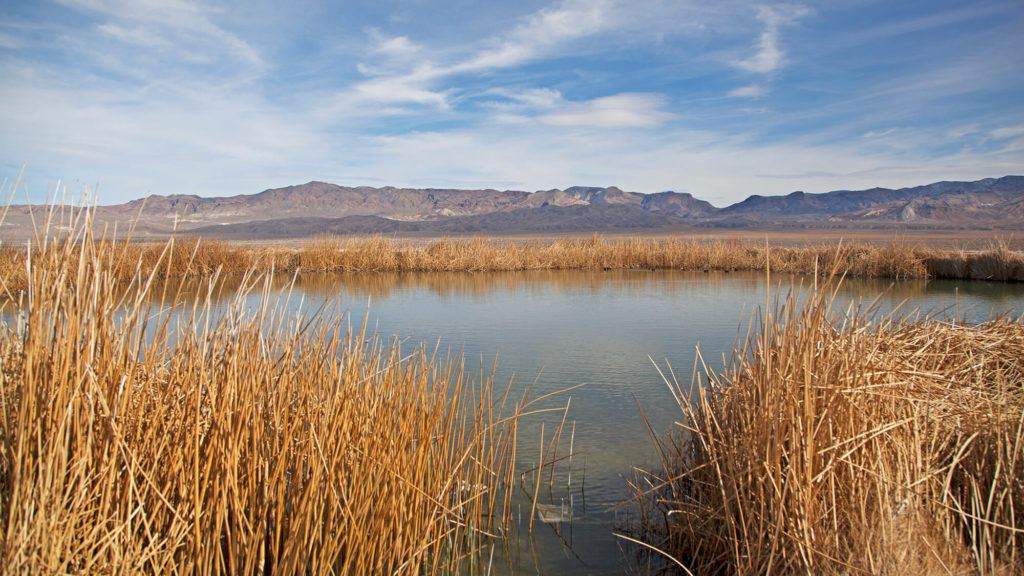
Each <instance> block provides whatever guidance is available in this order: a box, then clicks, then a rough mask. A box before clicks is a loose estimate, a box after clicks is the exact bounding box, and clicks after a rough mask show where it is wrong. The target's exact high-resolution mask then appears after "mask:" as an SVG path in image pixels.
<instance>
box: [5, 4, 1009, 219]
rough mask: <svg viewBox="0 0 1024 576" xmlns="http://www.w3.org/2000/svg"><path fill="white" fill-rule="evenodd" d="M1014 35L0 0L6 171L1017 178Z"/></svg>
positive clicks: (538, 14) (658, 11)
mask: <svg viewBox="0 0 1024 576" xmlns="http://www.w3.org/2000/svg"><path fill="white" fill-rule="evenodd" d="M1022 29H1024V3H1021V2H1020V0H1008V1H1007V0H995V1H986V0H981V1H977V2H944V1H938V0H929V1H901V2H893V1H892V0H884V1H874V0H847V1H822V2H806V3H772V2H766V3H761V4H756V3H747V2H733V1H730V0H720V1H717V2H712V1H687V0H675V1H672V0H564V1H560V2H559V1H536V0H526V1H520V2H479V1H475V0H454V1H449V2H433V1H426V0H393V1H392V0H377V1H369V0H367V1H363V0H355V1H348V2H332V3H315V2H306V1H302V0H299V1H295V2H278V1H261V0H256V1H252V2H249V1H238V2H233V1H229V2H222V3H208V2H201V1H197V0H172V1H157V0H141V1H126V0H58V1H56V2H47V1H45V0H36V1H32V2H23V3H22V2H10V1H7V2H4V3H3V4H2V5H0V77H2V78H3V80H2V82H0V175H2V176H4V177H7V178H8V180H9V181H10V179H12V178H14V177H15V176H17V174H18V172H19V170H20V169H21V167H22V165H23V164H24V163H26V162H27V165H28V168H27V171H26V177H25V178H24V181H23V183H24V185H25V187H27V189H28V193H29V195H30V197H31V198H32V199H33V200H41V199H43V198H44V197H45V196H46V194H47V193H48V192H50V191H52V189H53V185H54V184H55V183H56V182H57V180H58V179H61V180H62V181H63V182H64V183H65V184H66V185H67V187H68V190H69V192H71V193H76V192H78V191H79V190H80V189H81V188H83V187H85V186H92V185H93V184H98V185H99V198H100V201H101V202H102V203H110V202H120V201H124V200H128V199H131V198H136V197H140V196H144V195H147V194H151V193H153V194H175V193H184V194H200V195H229V194H242V193H254V192H258V191H260V190H263V189H266V188H271V187H277V186H284V185H289V184H296V183H302V182H306V181H309V180H325V181H329V182H336V183H339V184H347V185H363V184H365V185H373V186H383V185H397V186H414V187H460V188H481V187H494V188H499V189H505V188H510V189H525V190H537V189H548V188H554V187H559V188H564V187H566V186H571V185H577V184H578V185H594V186H607V185H617V186H619V187H622V188H625V189H628V190H636V191H640V192H656V191H661V190H677V191H689V192H691V193H693V194H695V195H697V196H699V197H701V198H705V199H707V200H709V201H711V202H712V203H714V204H717V205H724V204H728V203H731V202H734V201H737V200H740V199H742V198H744V197H746V196H747V195H749V194H755V193H757V194H777V193H785V192H789V191H792V190H806V191H825V190H832V189H841V188H848V189H855V188H866V187H870V186H875V185H880V186H890V187H892V186H903V185H913V184H921V183H927V182H932V181H936V180H943V179H976V178H982V177H986V176H1002V175H1005V174H1014V173H1016V174H1020V173H1024V58H1022V57H1021V56H1020V55H1021V54H1024V34H1021V33H1020V31H1021V30H1022ZM23 197H24V190H22V191H19V199H21V198H23Z"/></svg>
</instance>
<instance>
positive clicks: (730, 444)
mask: <svg viewBox="0 0 1024 576" xmlns="http://www.w3.org/2000/svg"><path fill="white" fill-rule="evenodd" d="M829 290H830V287H828V286H826V287H824V288H822V289H820V290H818V291H817V292H816V293H815V294H814V295H813V297H812V299H811V301H810V302H809V303H808V304H807V305H806V306H803V307H801V306H800V305H798V303H797V302H796V301H795V300H794V298H792V297H790V298H789V300H788V301H786V303H785V304H784V305H783V306H781V307H776V308H775V312H774V313H772V314H769V315H767V316H766V317H764V318H762V319H761V321H760V326H759V327H758V326H755V327H754V328H753V329H752V336H751V337H750V338H749V339H748V343H747V344H746V345H745V346H743V347H742V348H741V349H739V350H738V351H737V353H736V355H735V357H734V359H733V360H732V362H731V364H730V365H729V367H728V368H727V369H725V371H724V372H721V373H715V372H713V371H710V370H708V369H707V367H706V366H704V365H703V362H701V364H700V366H699V370H695V376H694V381H693V383H692V384H691V385H689V386H683V385H680V384H679V383H678V381H677V380H676V378H675V377H674V376H669V377H668V378H667V382H669V383H670V387H671V389H672V391H673V393H674V395H675V399H676V401H677V402H678V404H679V407H680V411H681V416H682V418H681V421H680V423H679V426H680V428H679V431H678V433H676V434H674V435H672V437H671V438H669V439H666V440H663V441H658V449H659V451H660V454H661V457H662V466H663V472H660V473H651V474H646V475H643V476H642V477H641V478H640V479H639V480H638V482H637V484H636V489H637V490H638V501H639V502H641V503H642V512H643V513H642V515H641V518H642V522H641V524H642V526H641V527H640V528H639V530H640V534H641V536H642V539H643V540H644V541H645V542H646V543H649V544H650V545H651V546H655V547H657V548H658V549H660V550H663V551H665V552H666V553H667V554H669V555H671V556H672V557H673V558H675V559H677V560H679V561H680V562H681V563H682V564H683V565H685V566H686V567H687V569H688V570H691V571H692V572H693V573H695V574H765V573H777V574H806V573H814V574H860V573H864V574H894V575H895V574H1011V573H1014V574H1015V573H1021V572H1024V519H1022V514H1024V325H1022V324H1021V323H1019V322H1014V321H1009V320H1006V319H999V320H993V321H991V322H987V323H984V324H981V325H977V326H965V325H959V324H955V323H944V322H938V321H919V322H910V321H902V320H898V319H893V318H887V319H882V320H880V321H877V322H871V321H869V318H870V315H868V314H862V313H858V312H851V313H849V314H846V315H837V314H835V313H834V312H833V311H832V310H831V301H832V297H831V293H830V292H829ZM701 374H703V375H704V376H703V377H702V376H701Z"/></svg>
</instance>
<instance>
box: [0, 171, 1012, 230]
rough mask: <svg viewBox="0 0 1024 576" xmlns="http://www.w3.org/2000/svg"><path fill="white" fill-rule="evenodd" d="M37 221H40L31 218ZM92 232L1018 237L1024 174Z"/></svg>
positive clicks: (281, 198) (190, 220) (261, 207)
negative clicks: (963, 233) (862, 231)
mask: <svg viewBox="0 0 1024 576" xmlns="http://www.w3.org/2000/svg"><path fill="white" fill-rule="evenodd" d="M33 209H34V210H36V211H38V210H39V207H34V208H33V207H29V206H24V205H21V206H11V207H10V209H9V210H8V213H7V216H6V219H5V220H4V222H3V223H2V224H0V235H2V237H3V238H5V239H8V240H10V239H14V238H24V237H28V236H30V235H31V231H32V218H31V211H32V210H33ZM37 220H38V217H37ZM96 221H97V223H98V224H100V225H107V226H109V227H113V226H117V227H118V229H119V230H122V231H123V230H125V229H127V228H128V227H129V226H130V225H132V224H133V223H134V227H135V232H134V233H135V235H136V237H142V238H159V237H165V236H167V235H169V234H170V233H171V232H172V231H174V230H175V229H177V230H178V231H179V232H180V233H187V234H198V235H204V236H211V237H220V238H229V239H273V238H301V237H309V236H315V235H320V234H375V233H391V234H402V233H409V234H427V235H429V234H444V235H455V234H488V233H516V232H524V233H529V232H536V233H540V232H544V233H549V232H587V231H613V230H631V231H637V232H640V231H644V230H650V231H654V230H673V229H686V228H693V227H703V228H716V227H722V228H749V229H772V228H781V227H784V228H822V227H828V228H864V227H870V228H929V229H992V230H1024V176H1004V177H1002V178H986V179H983V180H977V181H973V182H936V183H933V184H927V185H924V186H915V187H912V188H900V189H889V188H871V189H868V190H838V191H834V192H826V193H820V194H811V193H805V192H793V193H791V194H787V195H784V196H760V195H753V196H750V197H748V198H747V199H745V200H743V201H742V202H738V203H736V204H732V205H730V206H726V207H723V208H719V207H715V206H713V205H711V204H710V203H709V202H706V201H704V200H700V199H698V198H695V197H694V196H693V195H691V194H689V193H686V192H671V191H669V192H658V193H654V194H642V193H638V192H628V191H624V190H621V189H619V188H617V187H614V186H611V187H603V188H602V187H584V186H574V187H570V188H566V189H564V190H559V189H552V190H541V191H537V192H525V191H516V190H504V191H499V190H493V189H482V190H459V189H435V188H427V189H412V188H395V187H391V186H386V187H382V188H372V187H366V186H359V187H348V186H339V185H336V184H329V183H326V182H309V183H307V184H301V185H297V186H288V187H285V188H275V189H270V190H265V191H263V192H260V193H258V194H249V195H237V196H228V197H200V196H195V195H171V196H157V195H154V196H149V197H147V198H143V199H139V200H133V201H131V202H127V203H124V204H117V205H110V206H100V207H98V208H97V209H96Z"/></svg>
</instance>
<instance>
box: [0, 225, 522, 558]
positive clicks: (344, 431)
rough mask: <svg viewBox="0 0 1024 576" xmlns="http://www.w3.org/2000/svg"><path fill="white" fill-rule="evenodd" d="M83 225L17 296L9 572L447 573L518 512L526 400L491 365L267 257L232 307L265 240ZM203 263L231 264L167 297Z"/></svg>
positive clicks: (33, 270)
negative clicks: (391, 324) (156, 237)
mask: <svg viewBox="0 0 1024 576" xmlns="http://www.w3.org/2000/svg"><path fill="white" fill-rule="evenodd" d="M77 230H78V231H79V232H78V237H77V239H76V241H75V242H65V243H50V244H46V245H44V246H40V247H39V249H38V250H33V252H32V259H31V262H30V264H29V265H28V266H27V270H26V280H25V285H24V293H23V294H22V296H21V299H20V304H18V305H15V304H13V303H8V304H6V305H4V308H3V310H2V312H3V313H4V314H5V315H7V318H9V324H6V325H4V326H3V329H2V330H0V572H3V573H5V574H72V573H74V574H139V573H145V574H166V573H174V574H256V573H263V574H301V573H309V574H323V573H337V574H396V573H429V574H436V573H445V574H447V573H453V572H458V571H461V570H460V569H461V568H465V566H466V565H467V563H468V560H467V558H473V557H475V556H476V555H477V554H478V553H480V552H481V547H482V546H483V545H484V544H486V543H487V542H488V540H489V538H490V537H491V535H498V534H501V533H502V531H503V530H505V529H506V528H508V527H509V522H510V521H511V508H510V506H511V504H510V500H509V498H510V495H511V492H512V490H511V489H505V488H507V487H510V486H512V484H513V482H514V476H515V475H514V470H513V465H514V464H513V463H514V461H515V451H516V446H515V438H516V428H517V426H518V424H517V423H518V419H519V416H520V415H521V413H522V411H523V410H524V407H525V406H526V404H525V403H523V402H520V403H513V402H508V405H507V406H506V402H505V399H504V398H503V397H500V396H499V395H496V394H495V392H494V386H493V381H492V379H491V378H490V377H489V376H488V375H487V374H486V373H481V374H476V375H474V374H468V373H466V372H465V371H464V369H463V366H462V364H461V363H460V361H459V360H457V359H445V358H435V357H433V356H432V355H430V354H428V353H427V352H425V351H424V350H422V349H417V350H414V351H412V352H411V353H408V354H406V355H403V353H402V352H400V351H399V350H398V348H397V345H393V346H383V345H382V344H380V343H379V342H376V341H375V340H373V339H369V340H368V338H369V337H368V336H367V335H365V334H360V333H357V334H354V335H348V334H346V333H345V332H344V331H343V328H341V327H339V325H338V324H337V323H327V322H312V320H314V319H313V318H310V317H308V316H302V315H300V316H296V315H295V313H294V311H288V309H286V308H284V307H283V306H277V305H276V304H275V303H274V302H271V301H269V296H268V294H269V291H268V290H267V289H266V287H268V286H269V283H270V281H271V280H270V277H269V276H266V277H261V276H258V275H253V274H246V275H244V276H242V280H241V284H242V286H241V288H240V289H239V291H238V295H237V296H236V297H235V299H234V300H233V301H232V302H230V303H228V304H226V305H223V306H218V305H215V304H214V301H213V296H212V295H213V293H214V292H215V290H216V288H215V284H216V282H217V278H216V273H215V271H216V270H230V271H239V272H240V273H241V271H242V270H244V269H245V268H246V267H250V266H258V265H259V264H258V262H259V261H258V260H257V259H256V258H258V257H259V255H257V254H255V253H251V252H250V254H251V255H252V258H251V259H249V260H239V261H233V259H234V258H235V257H237V256H238V254H237V253H236V252H234V251H233V250H234V249H233V248H231V247H230V246H226V245H219V244H215V243H214V244H208V243H205V242H204V243H200V244H198V245H196V244H192V245H189V244H187V243H177V244H175V245H174V246H171V245H168V246H167V247H166V248H165V249H163V250H162V251H161V250H160V249H158V248H156V247H149V246H146V247H140V246H134V245H125V244H113V243H105V242H100V241H98V240H94V239H93V237H92V236H91V231H90V227H89V226H88V225H84V226H82V227H79V228H77ZM5 257H9V254H8V255H7V256H5ZM15 260H17V259H15ZM229 261H230V266H231V267H230V268H229ZM17 265H20V266H24V265H25V260H24V259H23V258H22V260H21V262H20V264H17ZM17 265H14V266H15V267H17ZM184 273H188V274H191V273H195V274H213V276H211V277H210V279H209V284H208V286H209V288H208V289H207V290H205V291H203V292H199V293H197V294H198V295H196V296H192V297H188V298H186V297H184V296H182V295H181V294H175V293H173V291H172V292H169V293H164V294H162V295H161V297H160V298H158V299H157V300H159V301H160V302H163V303H164V304H163V305H162V306H153V305H151V304H150V302H151V301H152V300H153V298H152V296H153V295H152V293H151V292H152V291H153V290H154V288H153V286H156V285H158V283H156V282H154V280H155V279H156V277H157V276H159V275H167V274H184ZM7 282H8V285H10V282H11V281H10V277H9V276H8V279H7ZM126 283H127V287H126ZM163 286H164V287H162V288H161V290H173V288H170V287H167V286H168V285H166V284H164V285H163ZM254 296H255V297H258V298H259V297H261V298H262V302H261V303H260V304H259V305H257V306H256V307H255V308H253V307H252V306H251V305H249V306H248V307H247V305H246V304H245V302H246V301H247V298H248V299H249V300H248V301H250V302H251V301H252V297H254ZM258 298H257V299H258ZM503 407H504V409H503Z"/></svg>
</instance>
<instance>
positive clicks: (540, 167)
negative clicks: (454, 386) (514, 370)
mask: <svg viewBox="0 0 1024 576" xmlns="http://www.w3.org/2000/svg"><path fill="white" fill-rule="evenodd" d="M538 143H543V145H538ZM361 149H362V150H363V152H364V153H365V155H364V156H362V157H361V158H359V160H358V161H359V168H358V169H359V170H360V171H362V172H369V173H382V174H388V176H389V183H393V184H396V185H409V184H414V185H415V184H419V185H427V184H429V185H437V186H449V185H451V186H457V185H459V183H460V182H466V181H472V182H487V181H492V182H520V183H521V185H520V186H519V187H520V188H522V189H526V190H539V189H549V188H551V187H565V186H571V185H574V184H581V183H589V184H595V185H612V184H614V185H617V186H620V187H622V188H624V189H628V190H636V191H641V192H652V191H657V190H671V189H681V188H687V189H689V190H690V191H692V192H693V193H694V194H695V195H696V196H697V197H699V198H716V199H719V200H718V201H717V202H716V203H718V204H719V205H721V204H725V203H731V202H735V201H738V200H742V199H743V198H744V197H746V196H747V195H749V194H782V193H788V192H791V191H793V190H806V191H819V192H824V191H828V190H836V189H844V188H845V189H861V188H869V187H872V186H889V187H901V186H911V185H918V184H922V183H926V182H934V181H938V180H944V179H951V180H963V179H975V178H983V177H989V176H993V175H1002V174H1010V173H1014V172H1019V170H1020V168H1019V167H1020V165H1021V162H1022V160H1024V152H1022V151H1020V150H1017V151H1000V152H994V153H975V152H964V153H960V154H953V155H947V156H943V157H938V158H931V159H927V158H920V157H917V156H909V155H905V156H894V155H892V154H889V153H875V152H872V151H871V150H870V149H869V148H867V147H865V146H862V145H860V144H859V143H856V142H844V143H840V144H833V145H799V144H751V143H749V142H745V141H743V140H740V139H735V138H729V137H725V136H723V135H720V134H716V133H712V132H698V131H692V130H686V129H685V128H682V127H678V126H673V127H667V128H664V129H662V130H658V131H654V132H650V133H649V132H645V133H636V132H628V131H625V132H621V133H617V134H616V137H614V138H594V137H593V133H592V131H591V130H590V129H589V128H588V127H585V126H554V127H552V126H547V125H545V124H538V123H526V124H519V125H494V126H489V127H478V128H473V129H466V130H457V131H452V132H422V133H415V134H404V135H398V136H388V137H381V138H373V139H370V140H367V141H365V142H364V146H362V147H361ZM808 166H812V167H814V170H813V171H808ZM350 183H352V184H354V183H355V182H350Z"/></svg>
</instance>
